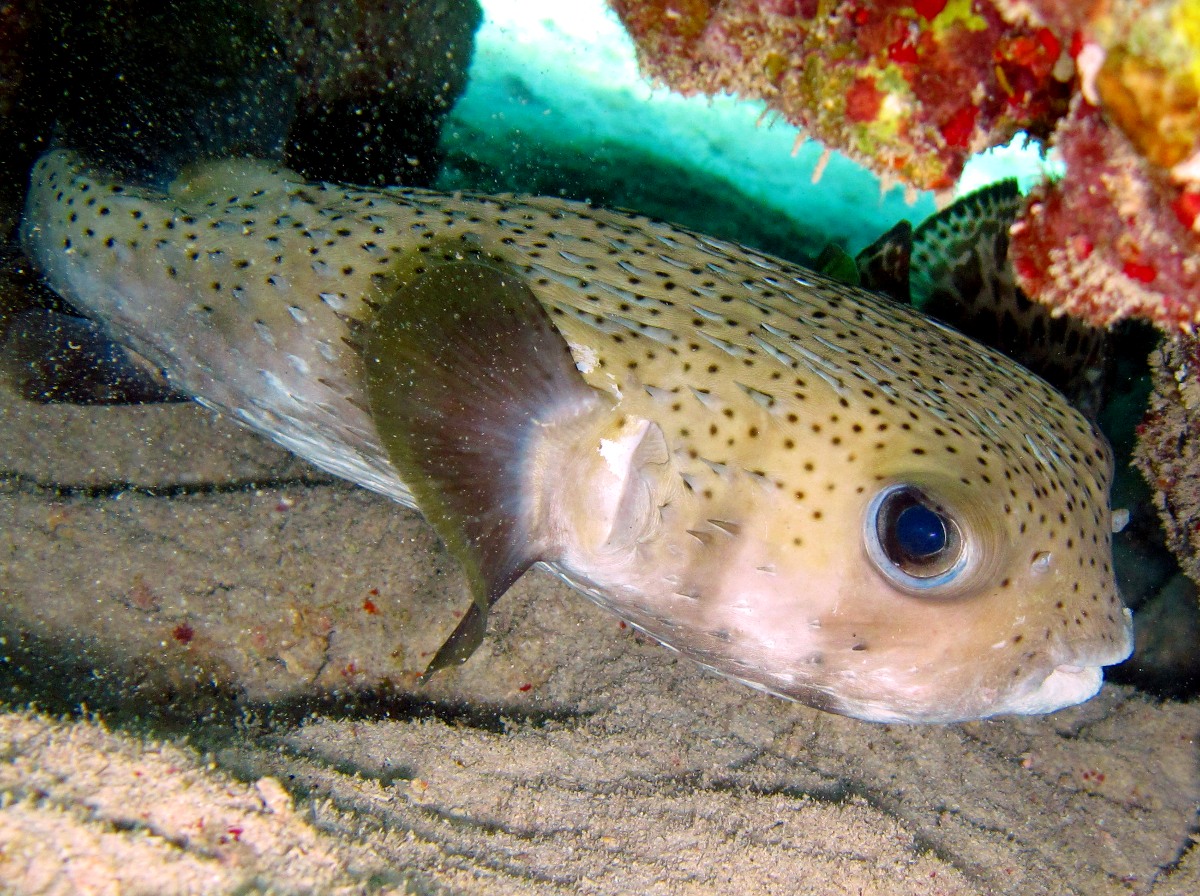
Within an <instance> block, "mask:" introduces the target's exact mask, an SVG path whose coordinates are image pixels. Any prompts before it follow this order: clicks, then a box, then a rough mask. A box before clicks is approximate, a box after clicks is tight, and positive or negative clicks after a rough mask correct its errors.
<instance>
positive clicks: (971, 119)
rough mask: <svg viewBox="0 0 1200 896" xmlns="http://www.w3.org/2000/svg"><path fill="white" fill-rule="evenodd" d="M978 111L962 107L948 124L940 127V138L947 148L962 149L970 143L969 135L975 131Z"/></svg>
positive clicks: (970, 107)
mask: <svg viewBox="0 0 1200 896" xmlns="http://www.w3.org/2000/svg"><path fill="white" fill-rule="evenodd" d="M978 115H979V109H978V108H977V107H975V106H963V107H962V108H961V109H959V110H958V111H957V112H955V113H954V114H953V115H952V116H951V117H950V120H949V121H948V122H946V123H945V124H944V125H942V128H941V131H942V136H943V137H944V138H945V139H946V145H947V146H953V147H955V148H956V149H964V148H965V147H966V146H968V145H969V144H970V142H971V134H972V133H974V131H975V118H976V116H978Z"/></svg>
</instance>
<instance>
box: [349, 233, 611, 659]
mask: <svg viewBox="0 0 1200 896" xmlns="http://www.w3.org/2000/svg"><path fill="white" fill-rule="evenodd" d="M425 260H426V259H424V258H422V261H425ZM428 261H429V263H428V265H427V266H424V265H422V266H418V267H415V268H412V269H411V270H410V271H409V272H407V273H400V274H399V275H398V276H397V277H396V278H395V279H394V280H392V281H391V282H390V284H389V285H388V286H387V287H386V288H382V289H380V290H378V292H377V294H376V295H375V296H374V297H373V299H374V301H376V302H378V303H379V308H378V310H377V311H376V313H375V315H374V317H373V319H372V320H371V321H370V322H369V323H368V324H367V326H366V327H365V328H364V330H363V333H362V343H363V349H364V360H365V364H366V382H367V395H368V399H369V402H370V407H371V413H372V416H373V418H374V420H375V425H376V427H377V429H378V431H379V435H380V438H381V439H382V442H383V445H384V447H385V449H386V450H387V452H388V455H389V457H390V459H391V462H392V464H393V465H394V466H395V467H396V470H397V471H398V472H399V474H400V476H401V478H402V479H403V480H404V482H405V483H406V484H407V485H408V486H409V488H410V489H411V491H412V494H413V497H414V498H415V499H416V502H417V505H418V506H419V507H420V509H421V512H422V513H423V514H424V515H425V517H426V519H428V520H429V522H430V523H431V524H432V525H433V527H434V528H435V529H436V530H437V532H438V534H439V535H440V536H441V537H442V539H443V540H444V541H445V542H446V545H447V546H448V547H449V549H450V551H451V552H452V553H453V554H454V555H455V556H456V557H457V558H458V560H459V561H460V562H461V563H462V564H463V567H464V569H465V570H466V573H467V577H468V580H469V582H470V585H471V592H472V597H473V599H474V603H473V605H472V607H471V609H470V611H468V613H467V615H466V616H465V617H464V618H463V620H462V622H461V623H460V625H459V627H458V629H456V630H455V633H454V634H453V635H452V636H451V638H450V640H449V641H447V642H446V644H445V645H444V646H443V647H442V649H441V650H440V651H439V652H438V654H437V656H435V657H434V660H433V662H432V663H430V666H429V670H428V672H427V674H428V673H429V672H433V671H436V670H437V669H438V668H442V667H444V666H448V665H453V664H455V663H458V662H461V661H462V660H465V659H466V658H467V657H468V656H470V654H471V652H472V651H474V649H475V647H477V646H478V644H479V641H480V640H481V639H482V637H483V632H484V627H485V625H486V621H487V611H488V609H489V608H490V607H491V605H492V604H493V603H494V602H495V601H496V600H497V599H498V598H499V597H500V596H501V595H502V594H503V593H504V592H505V591H506V590H507V589H508V588H509V586H510V585H512V583H513V582H515V581H516V580H517V578H519V577H520V576H521V574H522V573H524V572H525V570H527V569H528V568H529V567H530V566H531V565H533V564H534V563H536V562H537V561H538V560H539V559H541V556H540V551H541V546H540V545H539V544H538V543H537V538H536V535H535V533H533V532H532V531H531V525H530V520H531V516H532V511H533V509H534V508H532V507H531V506H530V502H531V496H530V495H529V494H528V488H527V477H526V464H527V461H528V459H529V454H530V451H531V449H532V447H533V446H532V444H531V443H532V441H533V440H534V439H535V438H536V437H537V435H538V432H539V429H540V427H542V426H544V425H547V424H551V423H554V422H556V421H558V420H561V419H563V418H565V417H569V416H572V415H574V414H577V413H580V412H582V411H583V410H586V409H590V408H592V407H595V406H596V403H597V402H598V401H599V397H598V393H596V392H595V390H593V389H592V388H591V387H590V386H588V385H587V384H586V382H585V381H584V380H583V377H582V376H581V375H580V373H579V372H578V371H577V370H576V368H575V361H574V359H573V358H572V356H571V352H570V349H569V348H568V347H567V344H566V342H565V340H564V339H563V338H562V336H561V334H559V332H558V331H557V330H556V329H555V328H554V325H553V324H552V323H551V321H550V317H549V315H548V314H547V313H546V310H545V309H544V308H543V306H542V304H541V303H540V302H539V301H538V300H537V298H536V297H535V296H534V295H533V293H532V292H531V291H530V289H529V286H528V284H527V283H526V282H525V281H524V280H523V279H522V278H521V277H520V276H519V275H517V274H515V273H513V272H511V271H509V270H508V269H507V268H506V267H505V266H504V265H503V263H502V262H498V261H495V260H492V259H489V258H487V257H486V256H483V255H481V254H475V255H467V256H463V255H461V254H459V255H457V256H456V257H452V258H450V259H447V260H441V261H435V260H432V259H430V260H428Z"/></svg>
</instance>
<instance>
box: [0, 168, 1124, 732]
mask: <svg viewBox="0 0 1200 896" xmlns="http://www.w3.org/2000/svg"><path fill="white" fill-rule="evenodd" d="M23 227H24V231H23V237H24V241H25V245H26V248H27V251H28V252H29V254H30V255H31V257H32V258H34V259H35V260H36V262H37V263H38V265H39V266H40V267H41V269H42V271H43V272H44V274H45V276H46V278H47V280H48V282H49V283H50V284H51V286H52V287H53V288H54V289H55V290H56V291H58V292H59V293H60V294H62V295H63V296H64V297H65V298H66V299H68V300H69V301H70V302H72V303H73V304H74V305H75V306H76V307H78V308H79V309H81V310H83V311H84V312H85V313H87V314H88V315H90V316H92V317H93V318H95V319H96V320H98V321H101V322H102V323H103V324H104V326H105V327H106V328H107V329H108V331H109V332H110V333H111V334H112V335H113V336H114V337H116V338H118V339H120V340H121V341H124V342H126V343H128V344H130V345H131V346H132V347H133V348H134V349H136V350H137V351H138V352H140V353H141V354H142V355H144V356H145V357H147V358H148V359H150V360H151V361H152V362H154V363H156V364H159V365H161V366H162V367H163V369H164V370H165V371H166V372H167V375H168V377H169V379H170V382H171V384H172V385H173V386H174V387H176V388H178V389H180V390H182V391H184V392H187V393H189V394H191V395H194V396H196V398H197V399H198V400H200V401H202V402H204V403H206V404H208V405H210V406H213V407H216V408H220V409H222V410H224V411H226V412H228V413H229V414H231V415H232V416H234V417H235V418H236V419H238V420H240V421H241V422H243V423H244V424H246V425H248V426H250V427H252V428H254V429H256V430H257V431H259V432H261V433H263V434H264V435H266V436H268V437H269V438H272V439H274V440H275V441H277V442H279V443H281V444H282V445H284V446H286V447H288V448H290V449H291V450H293V451H295V452H296V453H298V454H300V455H301V456H303V457H305V458H307V459H308V460H310V461H312V462H313V463H315V464H317V465H318V466H320V467H322V468H324V469H326V470H328V471H330V472H332V473H335V474H337V475H339V476H343V477H345V478H347V479H350V480H353V481H354V482H357V483H359V484H361V485H364V486H366V487H367V488H370V489H373V490H375V491H377V492H380V493H382V494H385V495H387V496H389V497H391V498H393V499H395V500H397V501H399V502H401V503H403V504H407V505H409V506H415V507H417V508H418V509H420V510H421V511H422V512H423V513H424V514H425V515H426V516H427V517H428V518H429V519H430V521H431V522H432V523H433V524H434V526H435V527H436V528H437V529H438V531H439V533H440V534H442V536H443V537H444V538H445V539H446V541H447V544H448V545H449V546H450V547H451V549H452V550H453V551H454V552H455V553H456V555H458V556H459V558H460V559H461V560H462V561H463V563H464V566H465V567H466V569H467V572H468V577H469V579H470V580H471V583H472V589H473V593H474V597H475V603H474V605H473V611H474V616H475V619H476V621H479V622H481V620H482V619H483V618H485V617H486V609H487V607H488V606H490V604H491V602H492V601H494V600H495V599H496V598H497V597H499V595H500V594H502V593H503V590H504V589H505V588H506V587H507V586H508V585H509V584H511V582H512V581H513V580H515V578H516V577H517V576H519V575H520V574H521V573H522V572H523V570H524V569H526V568H528V567H529V566H530V565H533V564H537V563H540V564H543V565H544V566H546V567H548V568H549V569H551V570H552V571H553V572H555V573H557V574H558V575H559V576H561V577H562V578H563V579H565V580H566V581H567V582H569V583H570V584H572V585H573V586H575V587H576V588H578V589H579V590H581V591H582V592H584V593H585V594H587V595H588V596H589V597H591V598H592V599H593V600H595V601H596V602H598V603H599V604H601V605H602V606H605V607H607V608H609V609H611V610H613V611H615V612H616V613H618V614H619V615H620V616H622V617H623V618H625V619H627V620H628V621H630V622H631V623H633V624H634V625H636V626H638V627H639V628H641V629H643V630H644V631H646V632H647V633H649V634H650V635H652V636H653V637H654V638H656V639H657V640H659V641H660V642H662V643H664V644H666V645H668V646H670V647H673V648H675V649H677V650H679V651H681V652H682V653H684V654H686V655H688V656H690V657H691V658H693V659H695V660H697V661H698V662H700V663H702V664H704V665H705V666H708V667H710V668H712V669H715V670H716V671H718V672H720V673H722V674H724V675H727V676H729V677H732V678H735V679H737V680H740V681H743V682H745V683H747V684H750V685H752V686H754V687H757V688H761V689H764V690H767V691H769V692H772V693H775V694H778V695H781V696H784V697H789V698H792V699H797V700H801V701H804V702H807V703H810V704H812V705H815V706H819V707H822V708H825V709H829V710H832V711H835V712H840V713H844V714H848V715H852V716H857V717H860V718H864V719H872V720H891V721H933V722H940V721H952V720H959V719H968V718H978V717H983V716H988V715H993V714H996V713H1004V712H1044V711H1049V710H1053V709H1056V708H1059V707H1061V706H1066V705H1070V704H1072V703H1076V702H1079V701H1081V700H1084V699H1087V698H1088V697H1090V696H1091V695H1092V694H1094V693H1095V691H1096V690H1097V689H1098V687H1099V685H1100V680H1101V667H1102V666H1103V665H1107V664H1111V663H1115V662H1118V661H1120V660H1122V659H1124V658H1125V657H1126V656H1128V654H1129V651H1130V648H1131V631H1130V620H1129V615H1128V611H1126V610H1125V609H1124V608H1123V606H1122V605H1121V602H1120V598H1119V596H1118V594H1117V591H1116V587H1115V584H1114V580H1113V574H1112V568H1111V554H1110V532H1111V512H1110V509H1109V506H1108V499H1107V491H1108V485H1109V478H1110V476H1111V460H1110V457H1109V453H1108V451H1107V447H1106V445H1105V444H1104V442H1103V440H1102V438H1101V437H1100V436H1098V435H1097V433H1096V432H1095V430H1094V429H1093V428H1092V426H1091V425H1090V424H1089V423H1088V422H1087V421H1086V420H1085V419H1084V418H1083V417H1081V416H1080V415H1079V414H1078V413H1077V412H1075V411H1074V410H1073V409H1072V408H1071V407H1070V406H1069V404H1068V403H1067V402H1066V401H1065V400H1064V399H1063V398H1062V396H1061V395H1059V394H1058V393H1057V392H1055V391H1054V390H1053V389H1052V388H1050V387H1049V386H1048V385H1047V384H1046V383H1045V382H1043V381H1042V380H1040V379H1039V378H1037V377H1035V376H1034V375H1032V374H1030V373H1029V372H1027V371H1026V370H1024V369H1023V368H1021V367H1019V366H1018V365H1016V364H1015V363H1013V362H1011V361H1009V360H1008V359H1006V358H1004V357H1003V356H1001V355H999V354H997V353H995V352H993V351H991V350H989V349H986V348H984V347H983V346H980V345H978V344H976V343H974V342H972V341H971V340H969V339H967V338H966V337H964V336H962V335H960V334H958V333H957V332H955V331H953V330H951V329H949V328H947V327H944V326H941V325H939V324H937V323H935V322H932V321H930V320H928V319H926V318H924V317H922V316H921V315H919V314H918V313H916V312H914V311H913V310H911V309H909V308H906V307H903V306H901V305H899V304H898V303H896V302H893V301H890V300H888V299H885V298H882V297H879V296H876V295H873V294H871V293H869V292H865V291H862V290H859V289H855V288H853V287H850V286H846V285H842V284H838V283H835V282H833V281H831V280H828V279H827V278H824V277H822V276H821V275H818V274H815V273H813V272H811V271H808V270H806V269H804V268H801V267H798V266H795V265H792V264H789V263H786V262H783V261H780V260H777V259H774V258H770V257H768V256H765V255H762V254H759V253H757V252H754V251H751V250H749V249H746V248H743V247H740V246H737V245H733V244H730V243H727V242H724V241H721V240H717V239H713V238H709V237H706V236H703V235H700V234H696V233H692V232H688V231H684V230H680V229H677V228H674V227H671V226H670V225H667V224H664V223H661V222H657V221H653V220H650V219H647V218H645V217H641V216H637V215H631V214H625V213H618V212H611V211H604V210H599V209H595V208H592V207H590V206H588V205H585V204H581V203H574V202H568V201H564V200H560V199H549V198H532V199H529V198H526V199H518V198H515V197H510V196H482V195H468V194H453V195H446V194H440V193H435V192H430V191H423V190H413V189H394V190H386V191H379V190H367V189H360V188H354V187H344V186H337V185H332V184H314V183H305V182H304V181H302V180H301V179H300V178H299V176H298V175H296V174H294V173H292V172H290V171H287V170H286V169H282V168H279V167H277V166H272V165H269V164H266V163H261V162H254V161H248V160H241V161H229V162H217V163H207V164H205V165H204V166H201V167H198V168H195V169H192V170H191V171H189V172H185V173H184V174H183V175H181V177H180V178H179V179H178V180H176V181H175V182H174V183H173V184H171V186H170V187H169V188H167V189H166V190H165V191H155V190H150V189H146V188H142V187H137V186H134V185H131V184H123V183H119V182H116V181H114V180H112V179H111V178H107V177H106V176H105V175H104V174H103V173H100V172H98V171H96V170H93V169H91V168H89V167H88V166H87V165H86V164H85V163H84V162H83V161H81V159H80V157H78V156H77V155H75V154H73V153H71V152H69V151H61V150H60V151H55V152H52V153H50V154H48V155H47V156H45V157H44V158H43V159H42V160H41V161H39V162H38V163H37V165H36V166H35V168H34V171H33V176H32V185H31V189H30V193H29V197H28V200H27V206H26V213H25V220H24V225H23ZM473 638H474V640H477V635H475V636H473ZM463 643H465V644H466V648H465V649H459V648H462V646H463V645H462V644H460V645H458V647H456V648H455V649H454V650H452V651H451V653H454V654H455V657H454V658H460V655H461V654H463V653H466V652H468V651H469V648H470V646H471V643H473V640H472V637H465V639H464V642H463Z"/></svg>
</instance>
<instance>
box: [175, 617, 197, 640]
mask: <svg viewBox="0 0 1200 896" xmlns="http://www.w3.org/2000/svg"><path fill="white" fill-rule="evenodd" d="M171 637H172V638H174V639H175V640H176V641H178V642H179V643H180V644H187V643H189V642H190V641H191V640H192V638H194V637H196V630H195V629H194V628H192V627H191V626H190V625H188V624H187V623H186V622H181V623H179V625H177V626H175V627H174V628H173V629H171Z"/></svg>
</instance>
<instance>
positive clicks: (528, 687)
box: [517, 682, 533, 694]
mask: <svg viewBox="0 0 1200 896" xmlns="http://www.w3.org/2000/svg"><path fill="white" fill-rule="evenodd" d="M517 690H518V691H520V692H521V693H522V694H524V693H525V692H526V691H532V690H533V685H531V684H530V683H529V682H526V683H525V684H523V685H521V686H520V687H519V688H517Z"/></svg>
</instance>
